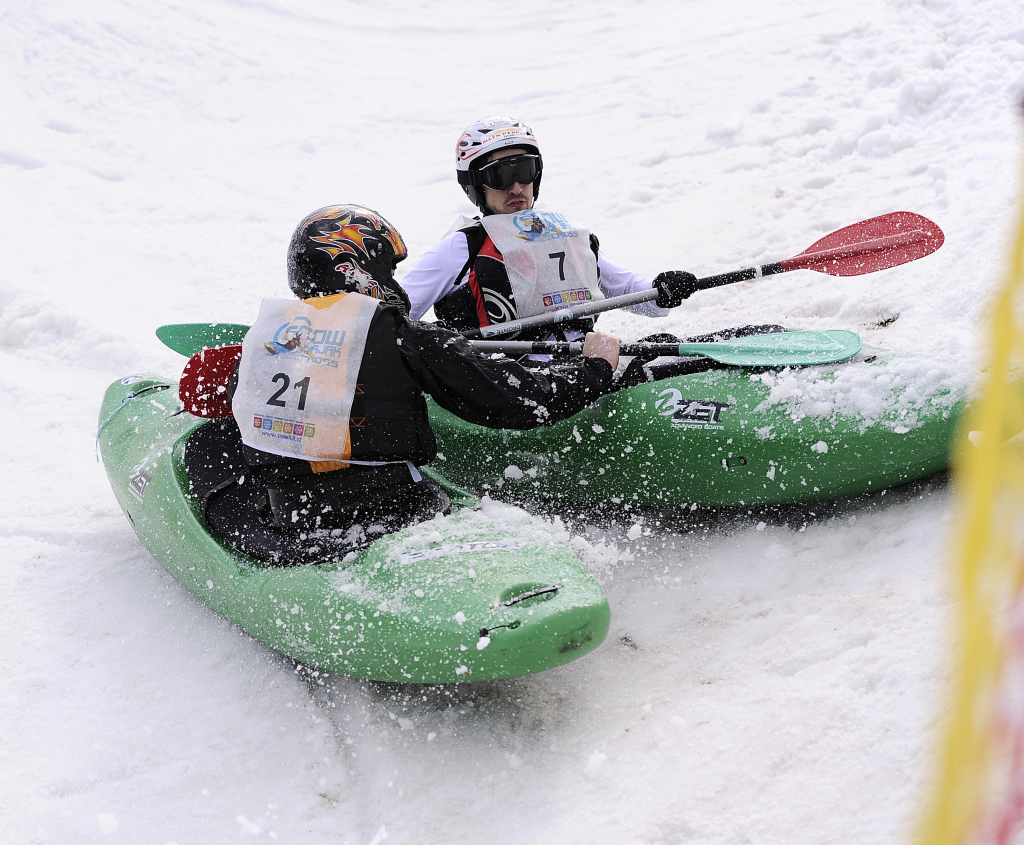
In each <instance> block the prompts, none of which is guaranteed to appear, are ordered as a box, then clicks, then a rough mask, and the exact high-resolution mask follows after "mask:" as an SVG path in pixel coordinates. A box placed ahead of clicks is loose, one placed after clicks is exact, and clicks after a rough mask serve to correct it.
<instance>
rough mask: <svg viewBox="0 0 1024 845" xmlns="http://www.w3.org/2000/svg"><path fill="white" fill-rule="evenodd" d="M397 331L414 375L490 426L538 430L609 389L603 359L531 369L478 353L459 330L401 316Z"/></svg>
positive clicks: (445, 402)
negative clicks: (452, 330) (450, 329)
mask: <svg viewBox="0 0 1024 845" xmlns="http://www.w3.org/2000/svg"><path fill="white" fill-rule="evenodd" d="M395 328H396V335H397V342H398V344H399V348H400V350H401V353H402V357H403V359H404V360H405V362H406V365H407V366H408V367H409V371H410V372H411V374H412V376H413V378H414V379H415V380H416V382H417V383H418V384H419V385H420V387H421V388H422V389H423V391H424V392H425V393H428V394H430V396H432V397H433V398H434V401H435V402H437V404H438V405H440V406H441V407H442V408H444V409H445V410H447V411H450V412H451V413H453V414H455V415H456V416H459V417H461V418H462V419H464V420H466V421H467V422H471V423H475V424H476V425H483V426H487V427H488V428H518V429H527V428H536V427H538V426H542V425H551V424H552V423H556V422H558V421H559V420H563V419H565V418H566V417H571V416H572V415H573V414H575V413H578V412H579V411H581V410H582V409H583V408H585V407H586V406H587V405H589V404H590V403H591V402H593V401H595V400H596V399H598V398H599V397H601V396H602V395H604V394H605V393H607V392H608V390H609V388H610V387H611V382H612V367H611V364H609V363H608V362H607V361H605V360H604V359H603V358H583V357H581V358H579V359H578V360H576V361H573V362H571V363H568V364H559V365H556V366H550V367H546V368H544V369H543V370H534V369H527V368H526V367H523V366H522V365H521V364H519V363H517V362H516V361H514V360H512V359H511V358H506V357H504V356H502V355H491V354H488V355H484V354H481V353H479V352H476V351H475V350H474V349H473V348H472V347H471V346H470V345H469V342H468V341H467V340H466V339H465V338H464V337H462V336H461V335H459V334H456V333H455V332H451V331H447V330H446V329H441V328H438V327H437V326H434V325H432V324H430V323H421V322H409V321H407V320H404V319H401V318H399V320H398V323H397V325H396V327H395Z"/></svg>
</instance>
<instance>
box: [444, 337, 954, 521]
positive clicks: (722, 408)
mask: <svg viewBox="0 0 1024 845" xmlns="http://www.w3.org/2000/svg"><path fill="white" fill-rule="evenodd" d="M694 363H695V364H697V367H696V368H698V369H700V368H702V367H704V366H707V367H708V368H704V369H703V371H700V372H692V373H689V374H686V375H678V376H673V377H670V378H665V379H661V380H658V381H654V382H650V383H646V384H642V385H640V386H637V387H631V388H627V389H624V390H620V391H619V392H617V393H613V394H611V395H609V396H606V397H604V398H603V399H602V400H600V401H599V402H597V403H596V404H594V405H592V406H591V407H589V408H587V409H586V410H584V411H582V412H581V413H579V414H577V415H576V416H575V417H572V418H571V419H568V420H564V421H562V422H559V423H556V424H555V425H552V426H550V427H545V428H538V429H535V430H533V431H498V430H493V429H486V428H481V427H478V426H474V425H470V424H468V423H465V422H463V421H462V420H460V419H458V418H456V417H454V416H452V415H451V414H449V413H447V412H446V411H444V410H442V409H441V408H439V407H438V406H437V405H434V404H431V409H430V422H431V426H432V427H433V429H434V432H435V434H436V436H437V440H438V446H439V449H440V453H441V455H439V461H438V464H437V466H438V467H439V468H441V470H442V471H443V472H444V474H445V475H446V476H447V477H448V478H450V479H451V480H453V481H454V482H455V483H457V484H461V485H464V486H467V487H470V488H471V489H474V490H478V491H487V492H489V493H490V495H492V496H499V497H503V498H509V499H514V500H515V499H523V498H545V499H558V500H562V501H566V502H581V503H598V502H611V503H615V504H621V505H629V504H635V505H642V506H654V507H680V506H684V505H691V506H692V505H708V506H743V505H773V504H785V503H792V502H812V501H817V500H823V499H832V498H837V497H842V496H852V495H857V494H860V493H866V492H871V491H877V490H882V489H884V488H887V487H892V486H895V485H898V484H903V483H906V482H908V481H912V480H914V479H917V478H922V477H924V476H926V475H930V474H931V473H934V472H937V471H939V470H942V469H944V468H946V467H947V466H948V465H949V460H950V450H951V445H952V440H953V436H954V433H955V430H956V426H957V422H958V420H959V418H960V416H961V414H962V412H963V410H964V407H965V404H966V395H967V389H966V388H967V386H966V379H965V377H964V375H963V373H962V372H961V370H960V368H958V367H956V366H955V365H954V364H952V363H951V362H944V361H939V360H936V359H930V358H925V357H921V356H910V355H897V354H893V353H888V352H883V351H880V350H877V349H875V350H872V349H867V348H865V349H863V350H861V351H860V352H859V353H858V354H857V355H856V356H855V357H854V358H852V359H851V360H849V361H846V362H844V363H839V364H829V365H824V366H811V367H799V368H784V369H760V370H757V369H749V368H739V367H722V366H719V365H710V364H708V362H703V364H701V362H697V361H696V359H694ZM710 366H714V367H715V368H714V369H711V368H710Z"/></svg>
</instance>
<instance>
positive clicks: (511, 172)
mask: <svg viewBox="0 0 1024 845" xmlns="http://www.w3.org/2000/svg"><path fill="white" fill-rule="evenodd" d="M540 170H541V164H540V156H539V155H533V154H531V153H523V154H522V155H514V156H506V157H505V158H499V159H496V160H495V161H492V162H489V163H487V164H485V165H484V166H483V167H481V168H480V169H479V170H477V173H479V174H480V175H479V176H478V177H477V178H478V180H479V184H480V185H483V186H485V187H487V188H493V189H494V190H495V191H507V190H508V189H509V188H511V187H512V186H513V185H514V184H515V183H516V182H518V183H519V184H520V185H530V184H532V183H533V182H536V181H537V177H538V176H540Z"/></svg>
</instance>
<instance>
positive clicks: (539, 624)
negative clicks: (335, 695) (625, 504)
mask: <svg viewBox="0 0 1024 845" xmlns="http://www.w3.org/2000/svg"><path fill="white" fill-rule="evenodd" d="M204 424H207V423H205V422H204V421H203V420H201V419H198V418H195V417H192V416H190V415H189V414H187V413H185V412H184V411H183V409H182V407H181V404H180V403H179V401H178V396H177V384H176V383H175V382H171V381H167V380H164V379H160V378H158V377H154V376H150V375H140V376H129V377H126V378H124V379H121V380H120V381H117V382H115V383H114V384H112V385H111V386H110V387H109V388H108V390H107V393H106V396H105V398H104V400H103V406H102V409H101V411H100V430H99V434H98V445H99V451H100V454H101V456H102V459H103V465H104V467H105V469H106V472H107V477H108V478H109V480H110V484H111V487H112V488H113V491H114V495H115V496H116V497H117V500H118V502H119V503H120V505H121V507H122V509H123V510H124V512H125V514H126V516H127V517H128V519H129V521H130V522H131V524H132V527H133V528H134V529H135V533H136V534H137V535H138V536H139V539H140V540H141V541H142V543H143V544H144V545H145V546H146V548H147V549H148V550H149V551H150V553H151V554H152V555H153V557H154V558H156V560H157V561H158V562H159V563H160V564H161V565H162V566H163V567H164V568H165V569H166V570H167V571H168V572H169V573H170V574H171V575H173V576H174V577H175V578H176V579H177V580H178V581H180V582H181V584H182V585H183V586H184V587H185V588H186V589H188V590H189V591H190V592H191V593H193V594H194V595H195V596H197V597H198V598H199V599H200V600H202V601H203V602H204V603H205V604H207V605H208V606H209V607H210V608H212V609H213V610H214V611H216V612H217V613H219V614H220V615H221V616H223V617H224V618H225V619H228V620H230V621H231V622H233V623H234V624H235V625H237V626H238V627H239V628H241V629H242V630H244V631H246V632H247V633H249V634H251V635H252V636H253V637H255V638H256V639H258V640H260V641H261V642H263V643H266V644H267V645H269V646H271V647H272V648H274V649H277V650H278V651H280V652H282V653H284V654H286V655H288V656H290V657H293V658H295V659H296V660H299V661H301V662H302V663H304V664H307V665H309V666H313V667H317V668H320V669H326V670H328V671H332V672H339V673H341V674H345V675H351V676H354V677H359V678H369V679H374V680H379V681H391V682H398V683H420V684H424V683H427V684H432V683H448V682H466V681H484V680H492V679H497V678H509V677H515V676H518V675H526V674H529V673H533V672H540V671H542V670H544V669H550V668H552V667H555V666H559V665H562V664H565V663H568V662H570V661H571V660H574V659H576V658H577V657H580V656H582V655H584V654H586V653H587V652H589V651H591V650H593V649H594V648H596V647H597V646H598V645H599V644H600V643H601V641H602V640H603V639H604V637H605V635H606V634H607V632H608V625H609V618H610V616H609V609H608V602H607V600H606V599H605V596H604V593H603V592H602V590H601V587H600V586H599V585H598V583H597V582H596V581H595V580H594V579H593V577H592V576H591V575H590V573H589V572H588V570H587V569H586V567H585V566H584V565H583V564H582V563H581V562H580V560H579V559H578V558H577V557H576V555H575V554H574V553H573V552H572V551H571V550H570V548H569V547H568V545H567V544H566V542H565V538H564V537H563V536H559V534H558V531H557V530H556V529H555V528H553V527H551V526H550V525H548V524H547V523H545V522H543V521H541V520H538V519H535V518H533V517H530V516H529V515H527V514H526V513H524V512H523V511H521V510H519V509H516V508H511V507H509V506H507V505H502V504H500V503H497V502H489V501H484V502H479V501H478V500H476V499H474V498H472V497H471V496H469V494H467V493H465V491H463V490H460V489H458V488H456V487H454V486H452V485H451V484H450V483H448V482H447V481H445V480H444V479H442V478H440V477H439V476H437V475H436V474H433V476H432V477H434V478H435V480H437V481H438V483H441V484H442V485H443V486H445V488H446V490H447V491H448V493H449V495H450V497H451V499H452V501H453V502H454V503H455V506H456V507H455V509H454V510H453V512H452V513H451V514H450V515H449V516H444V517H441V516H439V517H436V518H434V519H432V520H429V521H427V522H423V523H420V524H419V525H416V526H413V527H411V528H408V529H405V530H403V531H400V532H397V533H395V534H391V535H388V536H385V537H383V538H382V539H380V540H377V541H376V542H375V543H373V545H371V546H369V547H368V548H366V549H365V550H363V551H362V552H360V553H355V552H353V553H350V554H348V555H346V556H345V557H344V558H342V559H341V560H331V561H329V562H324V563H317V564H309V565H305V566H293V567H285V566H273V565H268V564H264V563H259V562H257V561H254V560H252V559H250V558H248V557H246V556H244V555H242V554H241V553H239V552H238V551H237V550H235V549H233V548H232V547H231V546H229V545H228V544H227V543H225V542H224V541H222V540H220V539H218V538H217V537H216V536H213V535H212V534H210V533H209V532H208V531H207V530H206V526H205V524H204V522H203V518H202V516H201V515H200V512H199V507H198V503H197V501H196V498H195V496H194V495H193V494H192V492H191V491H190V485H189V481H188V478H187V476H186V470H185V464H184V448H185V442H186V440H187V439H188V437H189V435H190V434H191V433H193V432H194V431H195V430H196V429H197V427H199V426H202V425H204Z"/></svg>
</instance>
